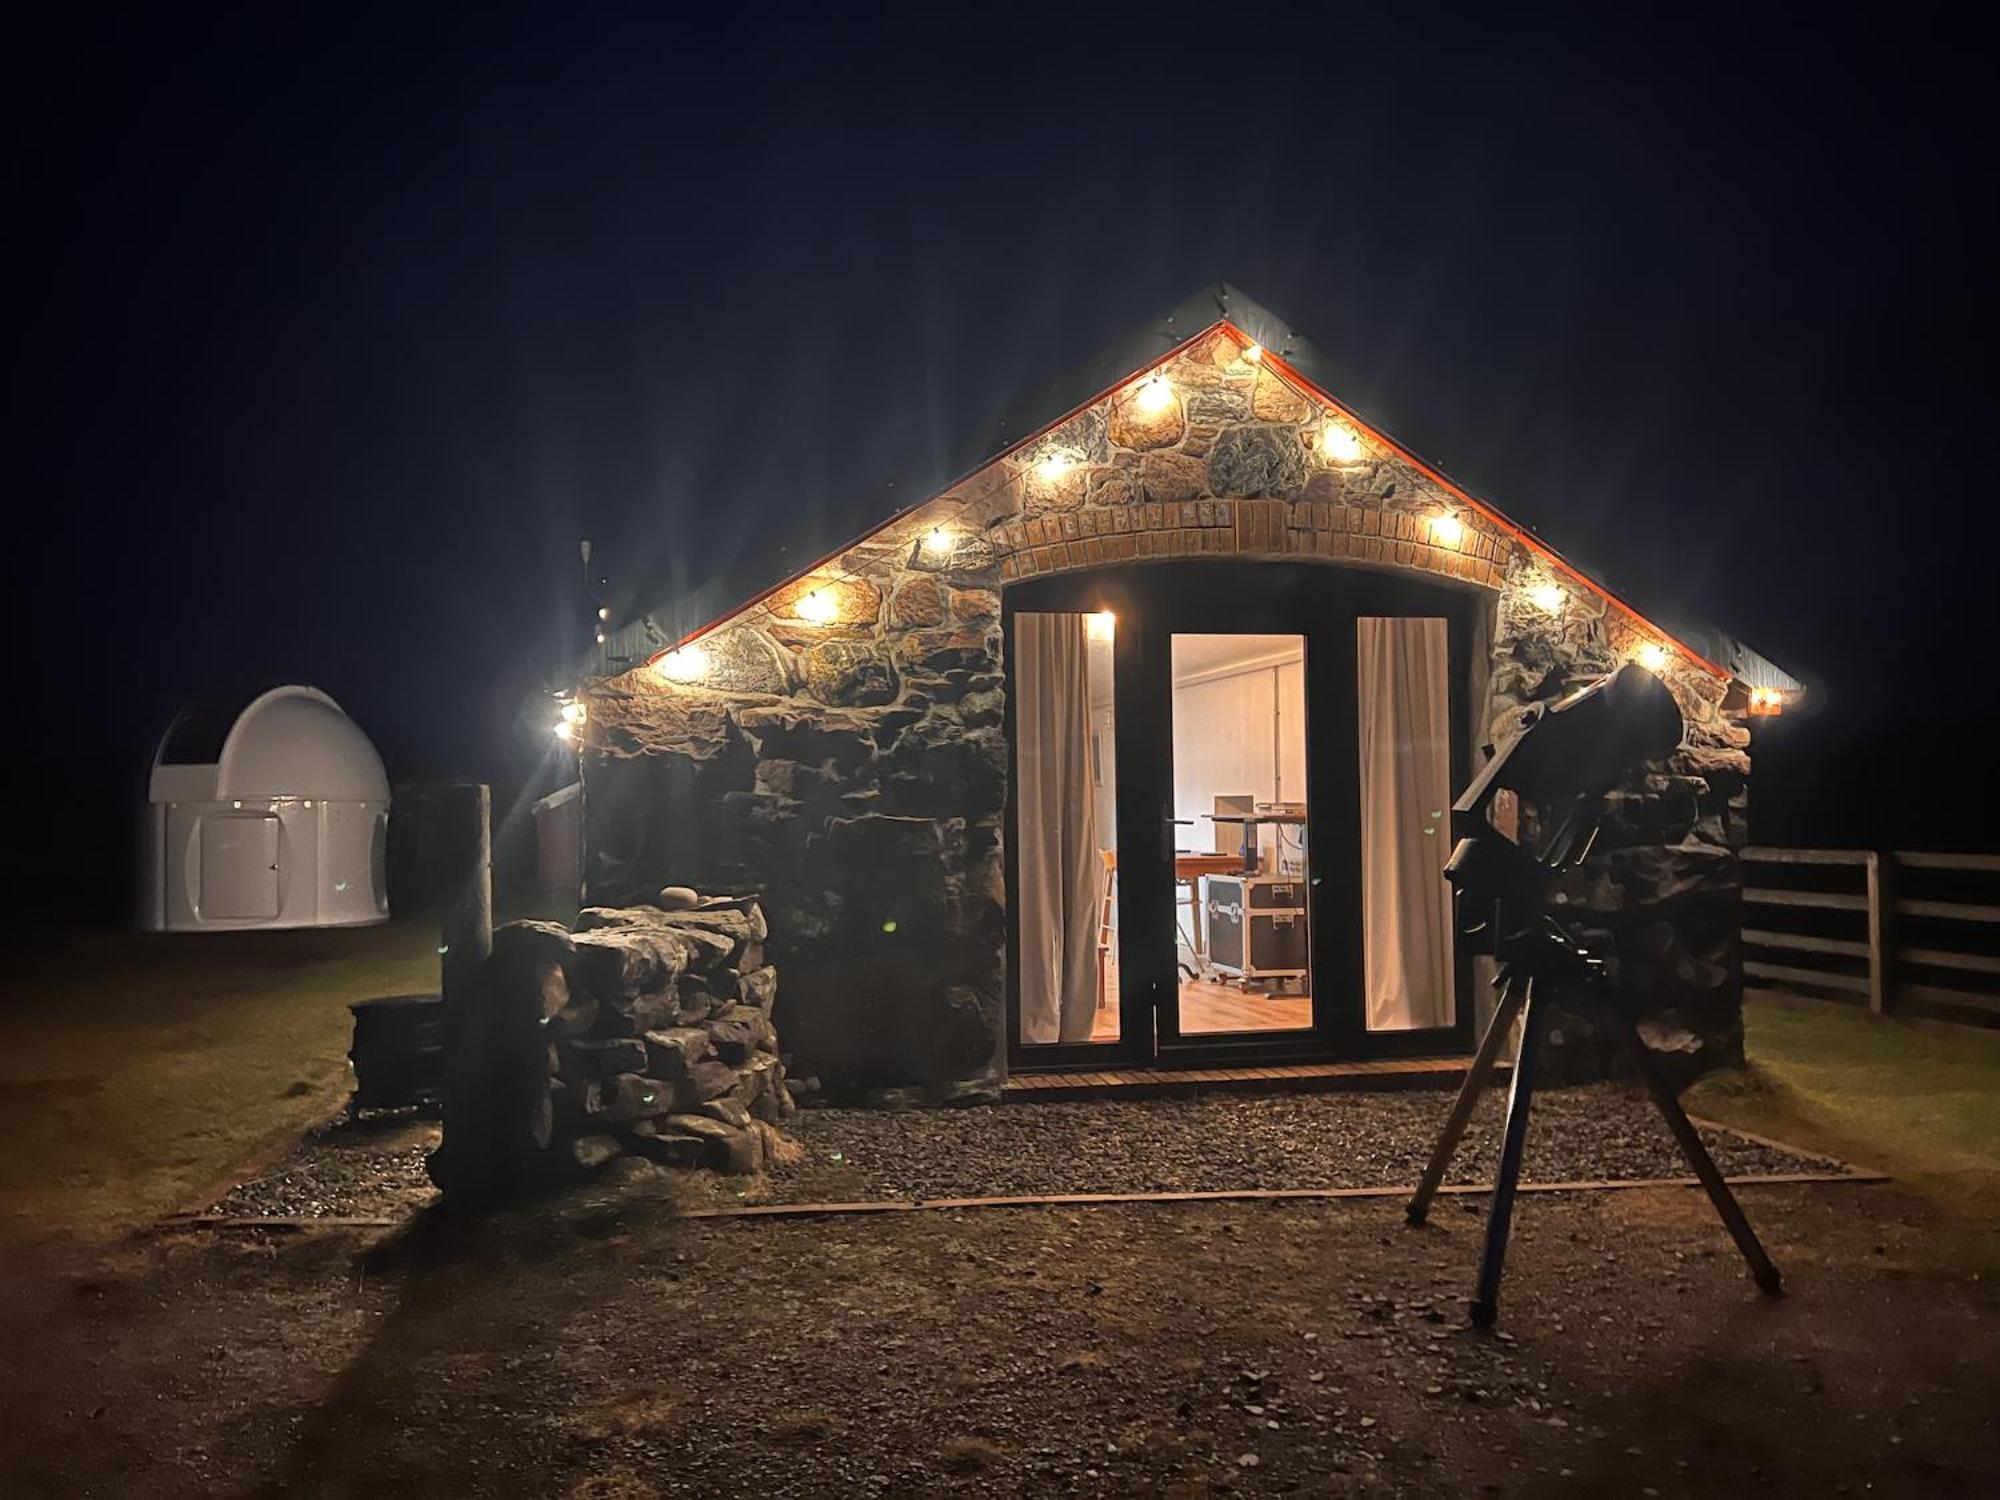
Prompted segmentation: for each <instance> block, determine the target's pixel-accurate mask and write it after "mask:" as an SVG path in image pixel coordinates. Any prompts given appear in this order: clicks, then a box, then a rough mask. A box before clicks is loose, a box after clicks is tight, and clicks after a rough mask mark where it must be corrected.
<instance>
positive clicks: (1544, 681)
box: [580, 329, 1748, 1100]
mask: <svg viewBox="0 0 2000 1500" xmlns="http://www.w3.org/2000/svg"><path fill="white" fill-rule="evenodd" d="M1156 380H1157V381H1159V382H1163V383H1155V381H1156ZM1202 556H1216V557H1224V556H1228V557H1258V558H1269V559H1275V560H1286V561H1293V562H1306V561H1316V562H1322V563H1325V564H1328V565H1332V566H1345V567H1361V568H1387V569H1396V570H1404V571H1411V572H1416V573H1422V574H1429V575H1432V576H1435V577H1442V578H1447V579H1452V580H1456V581H1458V582H1460V583H1462V584H1465V585H1469V586H1474V587H1478V588H1481V589H1484V590H1486V591H1489V592H1490V594H1491V595H1492V597H1493V599H1494V601H1495V618H1494V625H1493V630H1492V632H1491V635H1492V645H1493V658H1494V659H1493V663H1492V668H1493V670H1492V705H1491V707H1492V716H1491V720H1490V722H1493V723H1496V724H1500V725H1503V726H1504V725H1506V724H1510V723H1511V722H1512V720H1511V717H1510V716H1511V715H1513V714H1515V713H1517V712H1518V709H1519V706H1520V705H1521V704H1523V703H1527V702H1531V701H1535V700H1537V699H1541V698H1548V697H1553V696H1555V695H1557V694H1558V693H1560V692H1561V691H1563V690H1564V689H1565V688H1566V687H1567V686H1569V685H1573V684H1574V683H1575V682H1577V681H1579V680H1581V679H1582V678H1584V677H1586V676H1588V675H1591V674H1594V673H1596V672H1598V671H1602V670H1606V669H1608V668H1609V667H1611V666H1613V665H1615V664H1616V663H1617V662H1618V661H1620V660H1623V659H1625V658H1626V657H1628V656H1630V655H1631V654H1632V652H1633V651H1635V650H1636V649H1638V648H1639V646H1640V645H1642V644H1643V643H1644V642H1645V641H1646V640H1648V639H1652V637H1649V636H1648V635H1647V634H1646V633H1645V632H1644V631H1643V629H1642V627H1640V626H1639V625H1637V624H1636V623H1635V622H1634V621H1632V620H1630V619H1628V618H1627V617H1626V616H1625V615H1623V614H1622V613H1621V612H1619V611H1618V610H1617V609H1616V608H1615V607H1611V606H1608V605H1607V604H1606V603H1605V601H1604V600H1603V599H1602V598H1601V596H1599V595H1597V594H1596V593H1595V592H1593V591H1592V590H1590V589H1588V588H1587V587H1585V586H1583V585H1581V584H1580V583H1579V582H1578V581H1577V580H1575V579H1574V578H1572V577H1570V576H1568V575H1566V574H1564V573H1563V572H1562V571H1561V570H1559V569H1556V568H1554V567H1553V566H1552V565H1551V564H1550V563H1549V562H1548V561H1547V560H1546V559H1545V558H1543V557H1542V556H1541V555H1540V554H1538V553H1537V552H1536V551H1534V550H1533V549H1532V548H1531V547H1530V546H1529V545H1528V544H1527V543H1526V542H1525V540H1524V539H1522V538H1520V537H1519V536H1518V534H1517V533H1514V532H1513V531H1512V530H1511V529H1510V528H1508V527H1506V526H1504V525H1503V524H1502V523H1499V522H1498V521H1496V520H1494V519H1492V518H1490V517H1489V516H1488V515H1487V514H1486V513H1485V512H1484V511H1482V510H1480V509H1478V508H1476V507H1473V506H1471V505H1468V504H1467V503H1465V502H1464V500H1463V499H1462V498H1461V497H1459V496H1458V495H1456V494H1455V493H1454V492H1452V491H1450V490H1449V489H1447V488H1446V487H1445V486H1444V485H1442V484H1441V483H1439V482H1438V481H1437V480H1436V479H1434V478H1433V477H1432V476H1431V475H1430V474H1429V473H1428V472H1426V471H1425V470H1423V469H1422V468H1421V467H1420V466H1418V465H1416V464H1415V463H1414V462H1413V461H1410V460H1408V459H1407V458H1406V457H1405V456H1403V455H1401V454H1400V453H1399V452H1397V451H1396V450H1394V449H1392V448H1390V447H1389V446H1388V445H1386V444H1385V443H1383V442H1382V441H1380V440H1379V439H1377V438H1376V437H1375V436H1374V435H1373V434H1371V433H1369V432H1367V431H1366V430H1365V429H1362V428H1361V427H1359V426H1358V425H1356V424H1354V423H1353V422H1352V421H1351V420H1349V419H1348V418H1347V417H1346V416H1345V415H1344V414H1343V413H1341V412H1339V411H1337V410H1335V409H1332V408H1330V407H1328V406H1326V405H1324V404H1322V403H1321V402H1319V401H1318V400H1317V399H1316V398H1315V397H1314V396H1313V395H1312V394H1311V393H1309V392H1307V391H1306V390H1304V389H1303V388H1302V387H1300V386H1298V385H1297V384H1295V383H1294V382H1292V381H1291V380H1290V379H1289V378H1288V377H1287V376H1285V375H1284V374H1282V373H1281V372H1279V371H1278V370H1277V369H1275V368H1274V367H1273V362H1271V361H1268V360H1266V361H1261V362H1260V361H1258V360H1256V359H1253V358H1251V357H1249V355H1248V354H1247V352H1246V348H1245V341H1243V340H1242V339H1241V338H1240V337H1239V336H1237V335H1236V334H1234V333H1233V332H1232V331H1231V330H1228V329H1218V330H1214V331H1212V332H1211V333H1209V334H1207V335H1205V336H1203V337H1201V338H1199V339H1197V340H1195V341H1194V342H1193V343H1192V344H1191V345H1190V346H1188V347H1186V348H1184V349H1183V350H1181V351H1180V352H1179V353H1177V354H1176V355H1175V356H1174V357H1173V358H1171V359H1169V360H1168V361H1166V362H1165V363H1164V364H1163V365H1162V366H1160V367H1159V370H1158V371H1157V372H1155V373H1153V374H1150V375H1148V376H1147V377H1146V378H1144V379H1141V380H1135V381H1133V382H1132V383H1130V384H1128V385H1126V386H1124V387H1122V388H1121V389H1119V390H1117V391H1114V392H1112V393H1110V394H1109V395H1108V396H1106V397H1104V398H1103V399H1101V400H1099V401H1098V402H1096V403H1095V404H1093V405H1092V406H1090V407H1088V408H1086V409H1084V410H1082V411H1080V412H1078V413H1075V414H1073V415H1072V416H1071V417H1069V418H1068V419H1067V420H1065V421H1064V422H1062V423H1061V424H1060V425H1058V426H1057V427H1055V428H1053V429H1052V430H1050V431H1049V432H1047V433H1045V434H1043V435H1041V436H1039V437H1037V438H1035V439H1032V440H1030V441H1028V442H1026V443H1024V444H1022V445H1021V446H1020V447H1019V448H1017V449H1015V450H1013V451H1011V452H1010V453H1008V454H1006V455H1003V456H1002V457H1001V458H999V459H996V460H995V461H994V462H993V463H991V464H989V465H988V466H987V467H986V468H984V469H982V470H981V471H979V472H978V473H976V474H974V475H972V476H971V477H969V478H968V479H966V480H965V481H964V482H962V483H961V484H959V485H957V486H955V487H954V488H953V489H952V490H950V491H948V492H947V493H945V494H943V495H941V496H938V497H937V498H936V499H934V500H932V501H930V502H928V503H926V504H924V505H922V506H920V507H918V508H916V509H914V510H913V511H911V512H909V513H907V514H905V515H903V516H901V517H898V518H897V519H895V520H894V521H892V522H891V523H889V524H888V525H886V526H884V527H883V528H882V529H881V530H879V531H877V532H876V533H874V534H873V535H872V536H870V537H869V538H867V539H866V540H864V541H862V542H861V543H859V544H857V545H856V546H854V547H853V548H851V549H850V550H848V551H847V552H845V553H843V554H841V555H839V556H838V557H835V558H832V559H829V560H828V561H827V562H826V563H824V564H822V565H820V566H819V567H818V568H816V569H815V570H813V572H811V573H810V574H808V575H806V576H804V577H801V578H798V579H795V580H793V581H792V582H790V583H788V584H786V585H785V586H784V587H782V588H780V589H778V590H776V591H775V592H774V593H772V594H771V595H769V596H768V597H766V598H764V599H762V600H758V601H755V602H754V603H752V604H751V605H749V606H747V607H746V608H745V609H744V610H742V611H740V612H739V613H738V614H737V615H736V616H734V617H733V618H732V619H730V620H729V621H726V622H725V623H724V624H723V625H722V626H720V627H718V628H717V629H716V630H714V631H712V632H710V633H709V634H708V635H707V636H705V637H704V638H703V639H702V640H701V641H699V642H698V643H695V647H694V649H693V650H691V651H684V652H682V653H679V654H678V655H676V656H673V657H669V658H667V659H665V660H664V661H663V662H660V663H656V664H653V665H649V666H647V667H642V668H639V669H637V670H634V671H631V672H627V673H625V674H623V675H622V676H619V677H615V678H610V679H605V680H600V681H597V682H594V683H591V684H589V685H588V687H587V689H586V690H585V693H584V698H585V701H586V703H587V705H588V711H589V716H588V719H587V721H586V722H585V724H584V725H583V727H582V733H581V737H580V738H581V746H580V748H581V751H582V767H583V780H584V787H585V828H586V832H585V844H586V872H585V880H586V891H587V899H588V900H590V901H592V902H601V903H609V904H619V903H623V902H627V901H630V900H633V899H640V898H643V895H644V893H645V892H647V891H650V890H653V889H656V888H658V887H659V886H660V885H662V884H666V883H686V884H691V885H698V886H701V887H703V888H705V889H716V888H728V889H740V890H743V891H755V892H757V893H759V894H760V895H761V897H762V899H763V902H764V906H765V909H766V911H767V912H768V915H769V926H770V939H769V944H770V952H771V957H772V960H773V961H774V962H776V963H778V964H780V965H781V966H782V967H783V969H784V971H785V973H786V975H787V980H786V992H785V997H784V999H783V1000H782V1001H781V1002H780V1010H779V1017H778V1019H779V1024H780V1026H781V1028H782V1030H783V1032H784V1034H785V1036H786V1039H787V1043H788V1046H789V1047H791V1048H792V1049H793V1050H794V1052H795V1054H796V1057H797V1058H798V1060H799V1064H800V1066H801V1067H803V1068H805V1069H807V1070H809V1071H812V1072H815V1073H817V1074H819V1075H820V1076H821V1077H822V1078H823V1079H824V1081H825V1083H826V1085H827V1086H828V1088H829V1089H830V1090H832V1091H834V1092H846V1093H856V1092H860V1093H866V1092H868V1091H871V1090H885V1089H915V1090H917V1091H918V1092H920V1093H921V1094H923V1095H924V1096H926V1097H929V1098H933V1099H939V1100H945V1099H951V1098H957V1097H965V1096H967V1095H978V1094H981V1093H983V1092H987V1091H990V1090H991V1089H992V1088H994V1087H995V1086H996V1085H997V1081H998V1079H999V1076H1000V1073H1001V1070H1002V1068H1003V1066H1004V1058H1005V1053H1006V1046H1005V1037H1004V1034H1003V1033H1004V1028H1005V979H1004V972H1003V971H1004V952H1005V939H1006V910H1005V881H1004V865H1003V862H1002V857H1001V837H1002V830H1001V824H1002V817H1003V813H1004V810H1005V804H1006V766H1007V753H1006V745H1005V742H1004V739H1003V736H1002V730H1001V722H1002V716H1003V710H1004V706H1005V705H1004V677H1003V674H1002V664H1001V660H1000V591H1001V590H1003V589H1004V588H1005V587H1006V586H1007V585H1008V584H1010V583H1012V582H1014V581H1017V580H1021V579H1026V578H1032V577H1038V576H1043V575H1046V574H1050V573H1056V572H1062V571H1070V570H1077V569H1084V568H1095V567H1105V566H1116V565H1123V564H1132V565H1143V564H1144V563H1146V562H1148V561H1151V560H1155V559H1166V558H1187V557H1202ZM1661 671H1662V675H1663V676H1664V677H1665V678H1666V679H1667V680H1668V682H1669V684H1670V685H1671V686H1672V687H1673V689H1674V691H1675V694H1676V697H1677V698H1678V699H1679V700H1680V702H1681V704H1682V706H1683V709H1684V711H1685V712H1686V713H1687V714H1688V716H1689V720H1690V724H1691V730H1690V737H1689V742H1688V745H1687V747H1686V748H1685V749H1684V750H1683V751H1682V752H1681V753H1680V754H1679V755H1677V756H1676V757H1675V759H1674V761H1673V762H1672V763H1671V764H1669V765H1665V766H1661V767H1657V768H1655V770H1654V772H1653V773H1652V774H1650V775H1648V776H1646V777H1643V778H1637V779H1635V780H1634V782H1633V783H1632V785H1631V786H1630V787H1629V788H1627V789H1626V790H1625V791H1624V792H1622V793H1621V794H1620V795H1619V797H1618V798H1617V799H1616V806H1615V814H1616V816H1615V820H1614V826H1613V827H1612V828H1611V829H1609V830H1607V835H1608V838H1607V849H1606V852H1605V853H1604V854H1603V855H1602V856H1601V857H1599V858H1594V859H1593V860H1592V861H1591V862H1590V864H1589V865H1588V866H1587V867H1586V868H1585V870H1584V871H1581V872H1579V874H1578V876H1577V877H1576V879H1575V880H1574V882H1573V886H1572V889H1570V890H1567V891H1565V892H1564V895H1565V897H1566V898H1567V900H1568V902H1569V903H1570V907H1571V910H1572V911H1575V912H1579V913H1582V914H1584V920H1586V921H1587V923H1588V924H1589V929H1590V933H1591V935H1592V936H1594V937H1598V938H1600V939H1601V940H1602V941H1604V942H1605V943H1606V944H1607V946H1608V947H1609V948H1611V949H1614V950H1615V951H1614V952H1613V953H1612V954H1611V957H1612V962H1613V964H1614V966H1615V967H1616V969H1617V970H1618V972H1619V975H1620V978H1621V982H1623V983H1625V984H1626V985H1627V986H1628V987H1629V988H1631V989H1632V990H1633V991H1634V993H1635V994H1639V995H1641V996H1643V997H1644V999H1645V1002H1646V1005H1647V1010H1648V1015H1649V1017H1650V1018H1651V1019H1650V1020H1649V1027H1648V1029H1649V1035H1650V1036H1651V1037H1652V1038H1653V1039H1654V1041H1655V1044H1656V1045H1663V1046H1666V1047H1668V1048H1669V1049H1681V1050H1679V1051H1677V1052H1676V1053H1675V1055H1676V1056H1677V1057H1679V1058H1681V1059H1683V1060H1685V1061H1691V1062H1696V1063H1698V1064H1700V1065H1706V1064H1708V1063H1709V1062H1710V1061H1712V1060H1718V1059H1722V1058H1725V1057H1730V1056H1734V1055H1736V1053H1737V1052H1738V1051H1739V1050H1740V1028H1739V1023H1738V1019H1737V1006H1738V996H1739V992H1740V968H1739V963H1738V958H1737V951H1736V929H1737V922H1736V919H1735V915H1734V913H1735V901H1736V891H1737V889H1738V886H1739V883H1740V880H1739V876H1738V872H1737V862H1736V860H1735V859H1734V856H1733V851H1734V850H1735V849H1736V848H1738V847H1740V846H1741V844H1742V842H1743V819H1742V815H1743V785H1744V777H1745V775H1746V774H1747V771H1748V760H1747V757H1746V756H1745V755H1744V753H1743V748H1742V747H1743V745H1744V744H1746V743H1747V739H1748V737H1747V734H1745V733H1744V732H1743V731H1742V730H1741V729H1740V728H1739V727H1737V726H1735V725H1733V724H1731V723H1729V722H1728V721H1727V720H1725V719H1724V718H1723V717H1722V715H1721V712H1720V703H1721V699H1722V694H1723V689H1724V687H1725V684H1724V683H1723V682H1722V681H1720V680H1719V679H1717V678H1715V677H1714V676H1713V675H1712V674H1710V673H1709V672H1708V671H1707V670H1706V669H1704V668H1703V667H1702V666H1700V665H1699V664H1697V663H1694V662H1692V661H1689V660H1685V659H1682V658H1681V657H1680V656H1679V655H1678V654H1674V655H1673V656H1672V659H1671V660H1670V661H1669V662H1668V663H1667V664H1666V665H1664V666H1663V667H1662V669H1661ZM1560 1031H1561V1037H1560V1040H1559V1041H1558V1042H1557V1044H1556V1045H1554V1046H1552V1047H1551V1048H1550V1049H1549V1052H1550V1055H1551V1056H1552V1057H1556V1058H1559V1059H1561V1064H1562V1066H1563V1068H1564V1069H1565V1070H1567V1071H1570V1072H1574V1073H1577V1074H1584V1073H1588V1072H1591V1071H1593V1070H1596V1069H1600V1068H1601V1067H1602V1066H1603V1058H1602V1055H1601V1050H1602V1049H1601V1048H1600V1047H1599V1045H1598V1041H1597V1039H1596V1038H1595V1037H1592V1036H1590V1035H1589V1034H1588V1033H1587V1030H1586V1029H1585V1028H1584V1026H1583V1025H1582V1024H1581V1023H1580V1022H1578V1021H1574V1020H1566V1021H1565V1024H1563V1025H1562V1026H1561V1027H1560ZM1690 1046H1692V1047H1693V1050H1692V1051H1689V1050H1686V1049H1688V1048H1689V1047H1690Z"/></svg>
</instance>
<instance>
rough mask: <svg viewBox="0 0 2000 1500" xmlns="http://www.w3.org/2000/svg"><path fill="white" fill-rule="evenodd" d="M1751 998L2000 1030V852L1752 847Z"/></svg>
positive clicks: (1747, 960) (1747, 980)
mask: <svg viewBox="0 0 2000 1500" xmlns="http://www.w3.org/2000/svg"><path fill="white" fill-rule="evenodd" d="M1743 858H1744V860H1745V862H1746V863H1748V865H1749V866H1750V870H1749V874H1748V882H1749V883H1748V886H1747V888H1746V889H1745V890H1744V892H1743V902H1744V915H1743V924H1744V926H1743V942H1744V948H1745V956H1744V961H1743V979H1744V990H1745V993H1746V994H1751V995H1756V994H1785V995H1804V996H1806V997H1808V998H1810V999H1815V1000H1838V1001H1842V1002H1845V1003H1848V1004H1853V1005H1865V1006H1866V1007H1867V1008H1868V1010H1869V1011H1871V1012H1872V1013H1874V1014H1876V1015H1911V1016H1924V1017H1927V1018H1930V1019H1933V1020H1942V1021H1958V1022H1963V1023H1970V1024H1973V1025H1982V1026H2000V855H1993V854H1917V853H1909V852H1905V851H1901V850H1898V851H1895V852H1878V851H1876V850H1873V849H1765V848H1751V849H1745V850H1744V851H1743Z"/></svg>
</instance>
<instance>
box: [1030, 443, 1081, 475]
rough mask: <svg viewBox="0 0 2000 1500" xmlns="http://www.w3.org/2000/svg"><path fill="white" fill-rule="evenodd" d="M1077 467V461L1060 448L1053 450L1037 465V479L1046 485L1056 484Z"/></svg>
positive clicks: (1045, 454)
mask: <svg viewBox="0 0 2000 1500" xmlns="http://www.w3.org/2000/svg"><path fill="white" fill-rule="evenodd" d="M1075 467H1076V460H1075V459H1074V458H1073V457H1071V456H1070V455H1069V454H1067V453H1065V452H1064V451H1063V450H1062V449H1060V448H1051V449H1049V451H1048V452H1046V453H1044V454H1043V455H1042V456H1041V458H1040V459H1038V460H1037V461H1036V463H1035V477H1036V478H1037V479H1039V480H1041V481H1042V482H1043V483H1044V484H1054V483H1055V482H1056V481H1057V480H1058V479H1061V478H1062V477H1063V475H1065V474H1067V473H1068V472H1069V471H1070V470H1071V469H1073V468H1075Z"/></svg>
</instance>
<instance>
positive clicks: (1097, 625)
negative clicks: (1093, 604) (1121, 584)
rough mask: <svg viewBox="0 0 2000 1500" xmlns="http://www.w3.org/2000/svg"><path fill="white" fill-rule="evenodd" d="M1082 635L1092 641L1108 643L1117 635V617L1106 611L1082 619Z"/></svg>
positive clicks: (1101, 610)
mask: <svg viewBox="0 0 2000 1500" xmlns="http://www.w3.org/2000/svg"><path fill="white" fill-rule="evenodd" d="M1083 633H1084V634H1085V635H1087V636H1088V637H1090V639H1091V640H1093V641H1108V640H1112V639H1114V638H1116V636H1117V634H1118V616H1116V615H1114V614H1113V613H1112V612H1111V611H1110V610H1108V609H1100V610H1098V611H1097V612H1096V613H1095V614H1088V615H1085V616H1084V617H1083Z"/></svg>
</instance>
